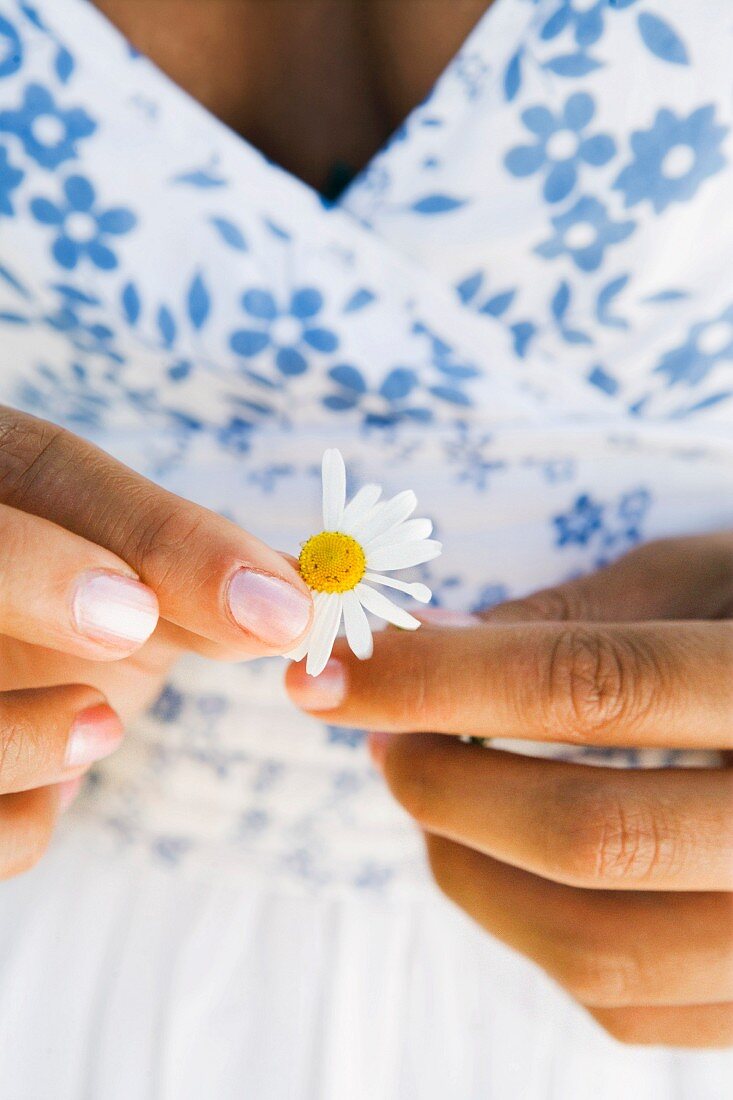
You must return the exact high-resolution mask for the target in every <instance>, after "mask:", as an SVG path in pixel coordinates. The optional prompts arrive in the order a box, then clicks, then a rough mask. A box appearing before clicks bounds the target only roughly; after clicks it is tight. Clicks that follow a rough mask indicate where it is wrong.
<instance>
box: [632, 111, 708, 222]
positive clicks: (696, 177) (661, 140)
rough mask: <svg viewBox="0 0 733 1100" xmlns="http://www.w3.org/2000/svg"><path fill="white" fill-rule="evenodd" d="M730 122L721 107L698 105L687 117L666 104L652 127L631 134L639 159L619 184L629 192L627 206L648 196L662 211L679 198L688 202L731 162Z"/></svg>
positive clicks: (658, 211) (658, 210)
mask: <svg viewBox="0 0 733 1100" xmlns="http://www.w3.org/2000/svg"><path fill="white" fill-rule="evenodd" d="M727 132H728V129H727V127H726V126H719V125H716V123H715V107H714V105H713V104H708V105H707V106H705V107H698V109H697V110H696V111H693V112H692V114H691V115H689V116H688V117H687V118H683V117H678V116H677V115H676V114H675V113H674V111H670V110H668V109H667V108H666V107H665V108H662V110H661V111H658V112H657V117H656V118H655V120H654V125H653V126H652V127H651V129H649V130H635V131H634V133H633V134H632V135H631V148H632V149H633V151H634V155H635V156H634V160H633V161H632V162H631V164H629V165H627V166H626V168H624V169H623V171H622V172H621V173H620V174H619V176H618V178H617V179H616V181H615V182H614V184H613V187H614V189H615V190H616V191H622V192H623V194H624V205H625V206H626V207H629V206H635V205H636V204H637V203H639V202H642V201H643V200H644V199H648V201H649V202H651V204H652V206H653V207H654V210H655V212H656V213H657V214H661V213H662V211H663V210H666V208H667V207H668V206H669V205H670V203H673V202H687V201H688V200H689V199H691V198H692V197H693V196H694V195H695V193H696V191H697V190H698V188H699V187H700V184H701V183H702V182H703V180H706V179H707V178H708V176H712V175H714V174H715V173H716V172H719V171H720V170H721V168H724V167H725V165H726V159H725V157H724V156H723V154H722V153H721V151H720V146H721V143H722V141H723V138H724V137H725V135H726V134H727Z"/></svg>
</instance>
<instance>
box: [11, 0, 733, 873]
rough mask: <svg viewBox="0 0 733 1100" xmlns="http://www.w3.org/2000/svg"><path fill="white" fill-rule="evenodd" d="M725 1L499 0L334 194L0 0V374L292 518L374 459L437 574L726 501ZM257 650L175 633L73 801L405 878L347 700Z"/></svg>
mask: <svg viewBox="0 0 733 1100" xmlns="http://www.w3.org/2000/svg"><path fill="white" fill-rule="evenodd" d="M729 14H730V12H729V6H728V0H705V3H704V4H691V3H690V2H689V0H668V2H666V3H665V4H661V3H659V0H649V2H647V0H608V2H606V0H593V2H588V0H495V2H494V4H493V5H492V6H491V7H490V9H489V11H488V12H487V14H486V15H485V16H484V17H483V18H482V19H481V21H480V22H479V24H478V26H477V27H476V29H475V30H474V32H473V33H472V34H471V36H470V37H469V39H468V41H467V42H466V44H465V46H464V48H463V49H462V50H461V51H460V53H459V54H458V56H457V57H456V58H455V59H454V60H453V62H452V63H451V64H450V65H449V66H448V68H447V70H446V71H445V73H444V74H443V76H442V77H441V78H440V79H439V80H438V82H437V83H436V85H435V87H434V89H433V92H432V94H431V95H430V96H429V98H428V99H427V100H426V101H425V102H424V103H423V104H422V105H420V106H419V107H418V108H417V109H416V110H414V111H413V112H412V113H411V114H410V116H409V117H408V119H407V120H406V121H405V123H404V125H403V126H402V127H400V129H399V130H398V132H397V133H396V134H395V135H394V136H393V138H392V139H391V141H390V142H389V143H388V144H387V146H386V147H385V148H384V149H383V150H381V151H380V152H379V153H378V154H377V155H376V156H375V157H374V158H373V159H372V161H371V162H370V163H369V165H368V166H367V167H366V168H365V169H364V170H363V171H362V172H361V173H360V174H359V175H358V176H357V177H356V179H355V180H354V181H353V182H352V183H351V184H350V186H349V187H348V188H347V190H346V192H345V193H344V194H343V195H342V197H341V198H340V199H339V200H338V201H337V202H335V203H326V202H325V201H323V200H322V199H321V198H320V197H319V196H318V195H316V194H315V193H314V192H313V191H312V190H311V189H309V188H308V187H307V186H305V185H304V184H302V183H301V182H299V181H298V180H297V179H295V178H294V177H292V176H291V175H289V174H287V173H286V172H284V171H281V170H280V169H278V168H277V167H275V166H273V165H272V164H270V163H268V162H267V161H266V160H265V158H263V157H262V156H261V155H260V154H259V153H258V152H257V151H256V150H255V149H253V148H252V147H251V146H250V145H248V144H247V143H246V142H245V141H243V140H242V139H241V138H240V137H238V136H237V135H236V134H233V133H232V132H231V131H229V130H228V129H227V128H226V127H224V126H223V125H222V124H220V123H219V122H218V121H217V120H216V119H214V118H213V117H212V116H211V115H210V114H208V113H207V112H206V111H205V110H204V109H203V108H202V107H200V106H199V105H198V104H196V103H195V102H194V101H193V100H191V99H190V98H189V97H187V96H186V95H185V94H184V93H183V92H182V91H181V90H180V89H179V88H177V87H176V86H175V85H173V84H172V83H171V82H170V81H169V80H168V79H167V78H166V77H165V76H164V75H163V74H162V73H161V72H160V71H159V70H157V69H156V68H155V67H154V66H153V65H152V64H151V63H149V62H148V61H147V60H145V59H144V58H142V57H140V56H139V55H138V54H136V53H135V51H134V50H133V49H131V48H130V47H129V45H128V44H127V43H125V41H124V40H123V39H122V38H121V36H120V35H119V34H118V33H117V32H116V31H115V30H114V28H113V27H112V26H111V25H110V24H109V23H107V21H106V20H105V19H104V18H103V17H102V16H101V15H100V14H99V13H98V12H97V11H96V10H95V9H94V8H93V7H92V6H91V5H89V4H88V3H86V2H85V0H37V2H36V3H34V4H33V5H31V4H29V3H21V2H19V0H0V341H2V344H1V346H2V349H3V350H2V371H1V374H0V399H2V400H3V401H5V402H7V403H9V404H15V405H17V406H19V407H23V408H25V409H29V410H31V411H32V412H34V413H37V414H39V415H41V416H45V417H48V418H50V419H52V420H54V421H57V422H60V423H63V424H65V425H67V426H68V427H69V428H71V429H72V430H74V431H76V432H80V433H82V434H84V435H87V436H88V437H90V438H92V439H94V440H95V441H97V442H99V443H100V445H102V446H103V447H104V448H105V449H107V450H108V451H110V452H111V453H113V454H115V455H116V456H118V457H119V458H121V459H122V460H123V461H126V462H128V463H130V464H131V465H133V466H135V467H136V468H138V469H140V470H142V471H143V472H145V473H146V474H147V475H148V476H151V477H154V478H156V479H157V480H158V481H160V482H161V483H162V484H164V485H166V486H167V487H169V488H171V489H173V490H175V491H177V492H180V493H182V494H183V495H185V496H187V497H190V498H193V499H196V500H198V501H200V502H202V503H204V504H206V505H207V506H209V507H211V508H214V509H216V510H218V511H220V512H222V513H224V514H226V515H228V516H230V517H231V518H232V519H234V520H235V521H238V522H240V523H242V524H243V525H244V526H246V527H248V528H250V529H252V530H253V531H254V532H255V533H257V534H259V535H261V536H262V537H263V538H265V539H267V540H268V541H269V542H270V543H272V544H273V545H275V546H277V547H279V548H282V549H285V550H289V551H293V550H297V546H298V542H299V540H300V538H301V537H305V536H306V535H307V534H308V533H309V531H310V530H311V529H312V528H313V524H314V521H315V520H316V518H317V514H318V513H317V498H318V463H319V459H320V455H321V452H322V450H323V447H324V446H325V445H326V444H328V445H334V446H338V447H340V448H341V450H342V451H343V453H344V455H345V457H346V459H347V465H348V467H349V469H350V470H353V471H354V472H355V475H354V476H355V483H354V484H353V485H351V486H350V491H351V490H353V489H354V488H355V487H357V485H358V483H360V482H363V481H366V480H377V481H380V482H384V483H385V485H386V488H387V489H390V487H391V486H392V482H393V480H394V471H395V470H398V472H399V476H398V478H397V482H398V484H397V482H395V488H402V487H403V486H404V485H406V484H407V485H410V486H411V487H413V488H414V489H415V490H416V492H417V493H418V497H419V499H420V504H421V510H422V511H424V512H426V513H427V514H429V515H431V517H432V518H433V519H434V521H435V524H436V528H437V530H438V537H440V538H441V539H442V541H443V543H444V546H445V553H444V555H443V557H442V558H441V559H440V560H439V561H438V562H436V563H431V565H430V566H429V567H425V568H423V569H420V570H417V571H416V572H415V576H416V578H419V579H422V578H424V579H425V580H426V581H427V582H428V583H429V584H430V585H431V587H432V588H433V589H434V591H435V593H436V602H437V603H439V604H443V605H445V606H449V607H454V608H464V609H465V608H472V609H475V608H480V607H484V606H487V605H490V604H491V603H495V602H497V601H498V600H501V599H504V598H506V597H507V596H515V595H520V594H522V593H524V592H527V591H529V590H531V589H533V588H536V587H538V586H540V585H542V584H549V583H553V582H557V581H559V580H562V579H565V578H567V577H570V576H573V575H576V574H578V573H581V572H586V571H588V570H591V569H594V568H597V567H598V566H600V565H602V564H603V563H605V562H608V561H610V560H612V559H613V558H615V557H618V556H619V555H620V554H622V553H624V552H625V551H627V550H628V549H629V548H630V547H632V546H634V545H635V544H637V543H638V542H640V541H642V540H645V539H648V538H650V537H654V536H657V535H662V534H673V533H681V532H685V531H693V530H707V529H715V528H721V527H724V526H726V525H730V523H731V519H732V517H733V461H732V459H733V260H732V259H731V257H733V204H731V201H730V197H731V193H732V185H733V171H732V170H731V159H732V157H733V137H731V129H732V128H733V113H732V111H733V104H732V103H731V99H730V88H729V79H730V76H729V69H730V65H729V61H730V48H731V41H730V33H731V28H730V19H729ZM281 677H282V663H281V662H280V661H269V662H259V663H256V664H253V665H250V666H247V667H241V668H222V667H220V666H213V665H207V664H205V663H204V662H202V661H197V660H194V659H190V660H186V661H184V662H183V663H182V665H181V666H180V668H179V670H178V671H177V672H176V674H175V675H174V677H173V679H172V681H171V683H170V684H169V685H168V686H167V687H166V688H165V690H164V691H163V693H162V695H161V697H160V698H159V699H158V701H157V703H156V704H155V705H154V707H153V708H152V710H151V711H150V713H149V714H148V715H147V716H146V717H145V719H144V720H143V721H141V722H140V723H139V727H138V728H137V729H136V730H135V731H134V733H133V735H132V736H131V737H130V739H129V741H128V743H127V745H126V747H125V748H124V749H123V750H122V751H121V752H120V753H119V754H117V755H116V756H115V757H114V758H112V759H111V760H110V761H109V762H108V763H106V764H105V765H103V766H102V767H100V768H99V770H98V771H97V772H96V774H95V781H94V784H93V786H92V787H91V789H90V790H89V792H88V794H87V796H86V799H85V800H84V801H83V802H82V805H81V807H80V810H79V813H78V815H77V816H76V819H75V820H73V821H72V822H71V823H70V825H69V827H70V828H74V829H78V828H82V827H84V828H87V827H89V832H90V835H93V836H95V837H102V836H104V837H106V839H107V841H108V842H111V843H113V844H121V845H126V846H136V847H138V848H139V849H140V851H141V852H144V853H147V854H148V856H149V858H150V859H151V860H154V861H155V860H163V861H166V862H169V863H171V862H172V863H185V862H187V861H195V860H196V859H197V856H198V857H201V856H203V857H204V859H205V860H206V861H208V863H209V864H210V865H213V864H214V863H215V862H216V861H223V862H224V864H225V865H227V866H231V865H236V866H244V865H247V866H250V867H259V868H261V869H263V870H264V871H266V872H267V873H268V874H269V875H273V874H277V875H279V876H281V878H282V880H283V881H285V880H287V881H289V882H291V883H294V884H299V883H306V884H312V885H317V886H326V885H335V886H345V887H347V888H351V887H369V888H383V887H384V886H385V885H386V884H387V883H395V884H397V883H399V882H405V881H407V880H408V879H409V876H410V874H412V873H413V870H412V869H416V868H418V867H419V866H420V864H421V860H420V850H419V842H418V840H417V838H416V837H415V835H414V833H413V830H412V828H411V826H410V825H409V824H408V823H407V822H406V821H405V819H404V817H403V815H402V814H401V812H400V811H399V810H398V809H396V808H395V807H393V805H392V803H391V802H390V800H389V798H388V797H387V795H386V794H385V793H384V791H383V789H382V785H381V783H380V782H379V781H378V780H377V779H376V777H375V776H374V775H373V773H372V772H371V771H370V770H369V768H368V766H367V763H366V758H365V755H364V752H363V748H362V733H361V731H359V730H341V729H335V728H328V727H323V726H322V725H320V724H318V723H316V722H314V721H312V720H310V719H308V718H306V717H304V716H302V715H299V714H296V713H295V711H294V710H293V708H292V707H291V706H290V705H289V704H288V703H287V701H286V700H285V698H284V695H283V692H282V689H281ZM588 758H589V759H593V758H594V757H593V754H590V753H589V754H588ZM604 759H606V758H604ZM661 759H662V762H672V757H671V756H670V757H669V758H668V757H667V756H664V755H663V756H662V758H661ZM695 759H696V758H694V757H691V758H689V759H688V760H687V761H685V760H684V759H680V758H679V757H677V760H678V762H682V763H684V762H688V763H692V762H695ZM659 760H660V757H659V756H653V755H649V754H647V755H645V756H643V755H641V754H636V753H629V754H622V755H621V756H618V757H615V758H614V762H617V763H619V764H628V763H631V764H638V763H648V762H650V761H652V762H659ZM415 873H420V872H418V871H415Z"/></svg>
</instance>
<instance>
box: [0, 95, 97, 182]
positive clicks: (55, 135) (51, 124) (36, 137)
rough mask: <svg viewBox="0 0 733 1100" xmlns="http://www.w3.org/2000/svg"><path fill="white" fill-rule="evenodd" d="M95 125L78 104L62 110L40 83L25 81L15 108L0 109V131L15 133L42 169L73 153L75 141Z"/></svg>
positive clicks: (54, 164) (53, 165)
mask: <svg viewBox="0 0 733 1100" xmlns="http://www.w3.org/2000/svg"><path fill="white" fill-rule="evenodd" d="M96 128H97V124H96V122H94V121H93V119H91V118H90V117H89V115H88V114H87V113H86V111H84V110H82V108H81V107H72V108H71V109H70V110H62V109H61V108H60V107H57V106H56V104H55V102H54V99H53V96H52V95H51V93H50V92H49V91H48V90H47V89H46V88H43V87H42V86H41V85H40V84H29V85H28V87H27V88H26V89H25V96H24V99H23V102H22V104H21V105H20V107H18V109H17V110H15V111H0V130H2V131H5V133H10V134H16V135H17V136H18V137H19V138H20V140H21V141H22V142H23V147H24V148H25V151H26V153H27V154H28V156H29V157H33V159H34V160H35V161H37V162H38V164H40V165H41V167H42V168H57V167H58V165H59V164H62V163H63V161H65V160H69V159H71V158H72V157H75V156H76V143H77V141H79V140H80V139H82V138H85V137H89V135H90V134H93V133H94V131H95V130H96Z"/></svg>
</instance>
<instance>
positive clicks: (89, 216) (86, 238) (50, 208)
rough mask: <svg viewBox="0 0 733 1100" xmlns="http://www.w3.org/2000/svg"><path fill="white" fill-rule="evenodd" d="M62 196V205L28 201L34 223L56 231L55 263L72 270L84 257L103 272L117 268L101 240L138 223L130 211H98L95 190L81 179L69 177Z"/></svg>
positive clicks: (118, 233) (125, 208)
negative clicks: (36, 222)
mask: <svg viewBox="0 0 733 1100" xmlns="http://www.w3.org/2000/svg"><path fill="white" fill-rule="evenodd" d="M64 197H65V202H64V203H62V204H61V205H57V204H56V203H54V202H51V200H50V199H43V198H37V199H33V201H32V202H31V213H32V214H33V217H34V218H35V219H36V221H39V222H41V224H42V225H52V226H54V227H55V228H57V229H58V234H57V236H56V239H55V240H54V242H53V245H52V247H51V252H52V254H53V257H54V259H55V260H56V263H58V264H60V265H61V267H65V268H66V269H67V270H69V271H71V270H73V269H74V268H75V267H76V265H77V264H78V263H79V260H80V259H82V258H83V257H84V256H86V257H87V258H88V259H89V260H90V261H91V262H92V263H93V264H94V265H95V267H98V268H101V270H103V271H110V270H112V269H113V268H115V267H117V263H118V261H117V257H116V255H115V254H114V252H113V251H112V249H111V248H109V246H108V245H107V244H106V243H105V240H104V238H105V237H108V236H114V237H116V236H119V235H120V234H122V233H129V232H130V230H131V229H133V228H134V226H135V225H136V224H137V218H136V217H135V215H134V214H133V212H132V211H131V210H128V209H127V207H124V206H116V207H112V208H111V209H109V210H97V209H96V207H95V202H96V197H97V196H96V193H95V190H94V188H93V186H92V184H91V183H90V181H89V180H88V179H85V177H84V176H69V178H68V179H67V180H66V181H65V182H64Z"/></svg>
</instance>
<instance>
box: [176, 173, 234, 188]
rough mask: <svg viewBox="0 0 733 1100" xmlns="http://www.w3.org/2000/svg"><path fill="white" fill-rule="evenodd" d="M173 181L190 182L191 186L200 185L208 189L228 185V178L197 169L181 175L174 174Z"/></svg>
mask: <svg viewBox="0 0 733 1100" xmlns="http://www.w3.org/2000/svg"><path fill="white" fill-rule="evenodd" d="M172 182H173V183H188V184H190V185H191V187H200V188H201V190H206V189H207V188H212V187H226V182H227V181H226V180H225V179H222V178H221V177H220V176H215V175H214V174H213V173H212V172H207V171H204V170H203V169H196V170H194V171H193V172H182V173H181V175H180V176H174V177H173V180H172Z"/></svg>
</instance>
